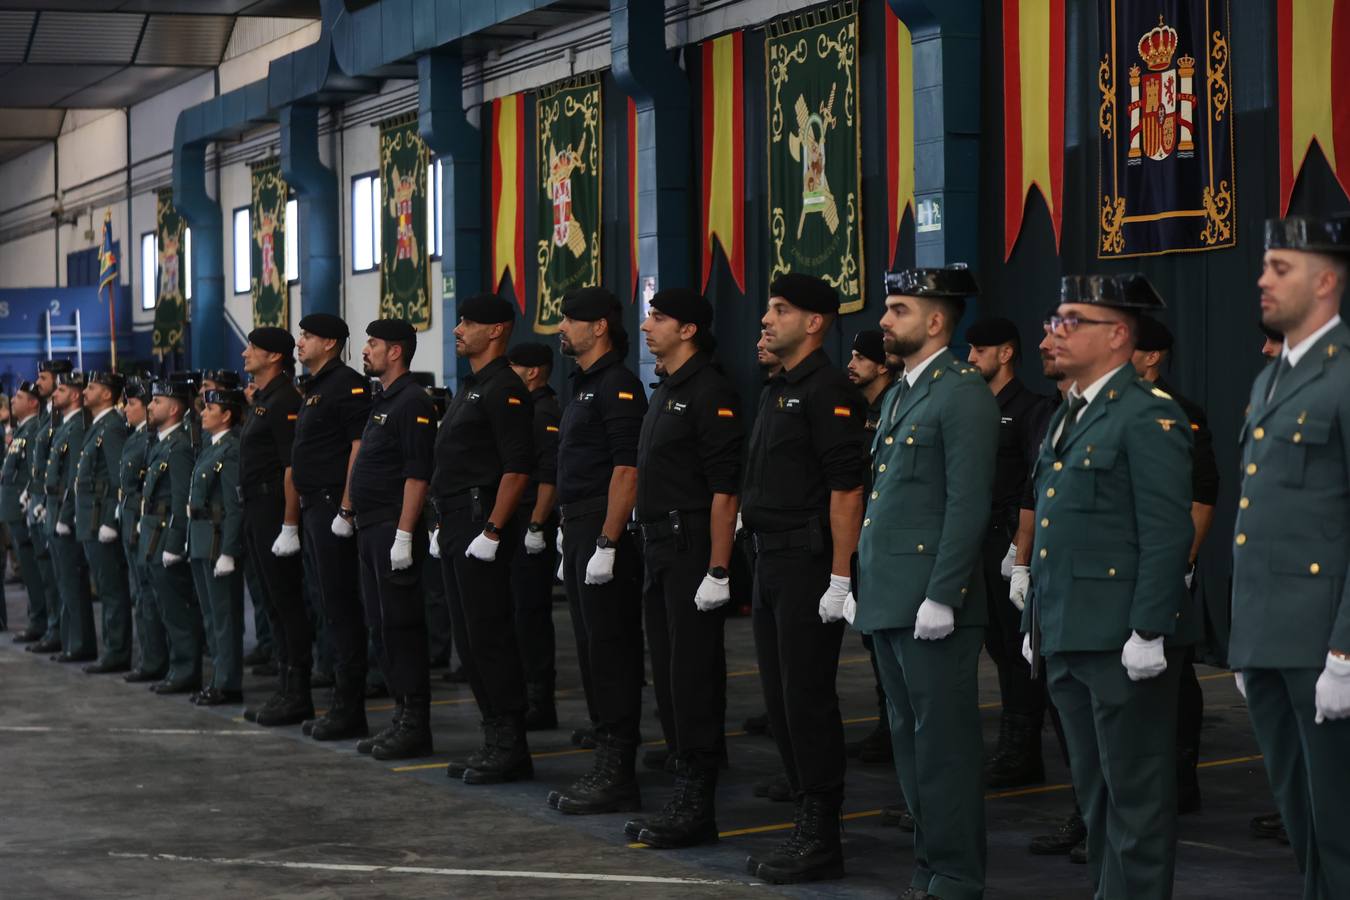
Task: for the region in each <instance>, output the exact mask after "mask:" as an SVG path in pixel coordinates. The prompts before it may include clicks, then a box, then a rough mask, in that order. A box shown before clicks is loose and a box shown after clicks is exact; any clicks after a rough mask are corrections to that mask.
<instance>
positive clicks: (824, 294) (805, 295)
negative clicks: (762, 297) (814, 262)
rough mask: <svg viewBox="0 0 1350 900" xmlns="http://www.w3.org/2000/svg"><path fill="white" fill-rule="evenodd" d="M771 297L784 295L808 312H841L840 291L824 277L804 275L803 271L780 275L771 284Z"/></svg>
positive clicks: (831, 313)
mask: <svg viewBox="0 0 1350 900" xmlns="http://www.w3.org/2000/svg"><path fill="white" fill-rule="evenodd" d="M769 296H770V297H782V298H783V299H784V300H786V301H787V302H789V303H791V304H792V305H793V306H795V307H797V308H798V309H804V310H806V311H807V312H814V313H823V314H826V315H837V314H838V313H839V292H838V291H836V290H835V289H834V288H833V287H831V286H830V283H829V282H827V281H825V280H824V279H823V278H817V277H816V276H814V275H804V274H802V273H801V272H787V273H785V274H783V275H779V276H778V277H777V278H775V279H774V280H773V283H772V284H770V285H769Z"/></svg>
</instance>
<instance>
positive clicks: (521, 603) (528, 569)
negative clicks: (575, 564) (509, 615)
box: [511, 509, 558, 690]
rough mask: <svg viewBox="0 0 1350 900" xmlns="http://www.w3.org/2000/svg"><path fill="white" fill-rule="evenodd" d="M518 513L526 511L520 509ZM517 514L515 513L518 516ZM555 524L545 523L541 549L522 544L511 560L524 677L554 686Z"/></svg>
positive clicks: (526, 679) (517, 639) (526, 513)
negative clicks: (532, 550) (532, 549)
mask: <svg viewBox="0 0 1350 900" xmlns="http://www.w3.org/2000/svg"><path fill="white" fill-rule="evenodd" d="M520 514H524V515H528V511H526V510H524V509H522V510H521V513H520ZM520 514H517V515H518V516H519V515H520ZM557 534H558V526H557V525H556V524H553V523H545V525H544V531H543V537H544V549H543V550H541V551H540V552H538V553H534V554H530V553H526V552H525V548H524V547H521V548H520V550H518V551H517V552H516V556H515V559H514V560H513V561H512V563H511V595H512V597H513V598H514V599H515V605H516V644H517V646H519V648H520V663H521V666H522V667H523V668H524V670H525V681H526V682H528V683H529V684H538V685H543V686H544V687H545V689H546V690H552V689H553V683H554V681H555V680H556V679H557V664H556V656H557V640H556V635H555V634H554V629H553V576H554V574H555V573H556V572H557V571H558V551H557V549H556V544H555V543H554V542H555V541H556V540H557Z"/></svg>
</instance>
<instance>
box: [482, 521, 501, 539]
mask: <svg viewBox="0 0 1350 900" xmlns="http://www.w3.org/2000/svg"><path fill="white" fill-rule="evenodd" d="M483 534H492V535H496V536H497V537H501V534H502V530H501V529H500V528H498V527H497V526H496V525H494V524H493V523H492V522H484V523H483Z"/></svg>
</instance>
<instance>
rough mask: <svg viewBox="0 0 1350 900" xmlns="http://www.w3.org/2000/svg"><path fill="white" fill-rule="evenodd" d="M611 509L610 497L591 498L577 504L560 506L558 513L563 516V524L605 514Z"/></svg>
mask: <svg viewBox="0 0 1350 900" xmlns="http://www.w3.org/2000/svg"><path fill="white" fill-rule="evenodd" d="M608 508H609V497H605V496H602V497H591V498H590V499H587V500H578V501H576V502H575V503H563V504H561V505H559V507H558V512H559V513H561V514H562V518H563V522H564V523H566V522H567V520H568V519H580V518H581V517H582V516H592V515H595V514H596V513H603V512H604V511H605V510H606V509H608Z"/></svg>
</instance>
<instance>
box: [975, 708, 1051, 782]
mask: <svg viewBox="0 0 1350 900" xmlns="http://www.w3.org/2000/svg"><path fill="white" fill-rule="evenodd" d="M1003 720H1004V723H1005V726H1006V727H1005V728H1004V729H1003V730H1004V731H1005V732H1006V733H1007V739H1006V746H1005V748H1004V752H1003V755H1002V756H998V755H995V757H994V759H992V760H990V761H989V765H988V766H986V768H985V770H984V783H985V787H988V788H1015V787H1025V786H1026V785H1030V784H1042V783H1043V782H1044V781H1045V760H1044V758H1043V757H1042V756H1041V729H1040V727H1039V722H1037V721H1036V719H1035V718H1033V717H1032V716H1027V715H1022V714H1021V713H1008V714H1007V715H1005V716H1004V717H1003Z"/></svg>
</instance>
